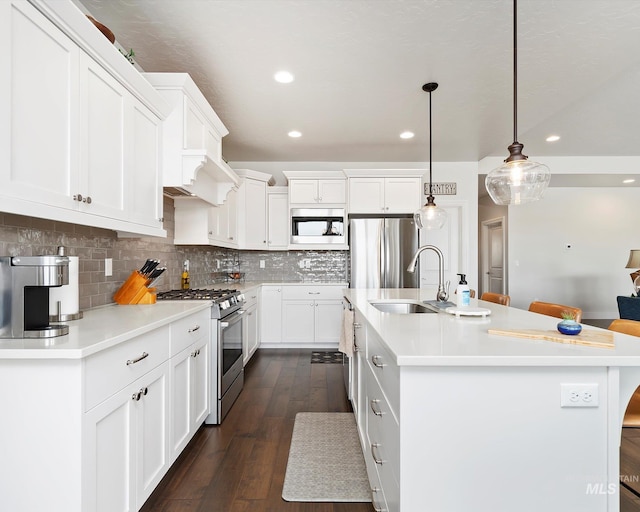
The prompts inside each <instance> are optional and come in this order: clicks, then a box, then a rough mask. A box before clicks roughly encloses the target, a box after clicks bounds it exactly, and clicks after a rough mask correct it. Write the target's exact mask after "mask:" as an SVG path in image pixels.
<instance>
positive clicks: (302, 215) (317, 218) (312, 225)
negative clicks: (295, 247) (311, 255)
mask: <svg viewBox="0 0 640 512" xmlns="http://www.w3.org/2000/svg"><path fill="white" fill-rule="evenodd" d="M346 225H347V223H346V218H345V210H344V208H292V209H291V243H292V244H345V243H346V241H347V238H346V234H345V229H346Z"/></svg>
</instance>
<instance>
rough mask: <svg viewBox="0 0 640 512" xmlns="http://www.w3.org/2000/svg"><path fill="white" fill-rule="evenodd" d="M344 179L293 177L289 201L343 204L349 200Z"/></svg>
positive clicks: (294, 202)
mask: <svg viewBox="0 0 640 512" xmlns="http://www.w3.org/2000/svg"><path fill="white" fill-rule="evenodd" d="M346 192H347V187H346V181H345V180H344V179H337V180H324V179H318V180H315V179H291V180H289V196H290V199H289V202H290V203H291V204H336V203H338V204H342V203H344V202H346V200H347V194H346Z"/></svg>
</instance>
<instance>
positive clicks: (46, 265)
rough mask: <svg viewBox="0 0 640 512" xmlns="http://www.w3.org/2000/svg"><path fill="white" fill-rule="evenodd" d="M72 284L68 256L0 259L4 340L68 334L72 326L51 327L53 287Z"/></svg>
mask: <svg viewBox="0 0 640 512" xmlns="http://www.w3.org/2000/svg"><path fill="white" fill-rule="evenodd" d="M68 283H69V258H68V257H67V256H57V255H53V256H2V257H0V294H1V295H0V297H1V303H0V338H53V337H55V336H63V335H65V334H68V333H69V326H68V325H62V324H58V325H50V324H49V288H51V287H53V286H62V285H65V284H68Z"/></svg>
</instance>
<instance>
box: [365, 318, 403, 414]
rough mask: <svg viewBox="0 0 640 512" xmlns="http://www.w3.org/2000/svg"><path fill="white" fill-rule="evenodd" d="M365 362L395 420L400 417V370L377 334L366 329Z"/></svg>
mask: <svg viewBox="0 0 640 512" xmlns="http://www.w3.org/2000/svg"><path fill="white" fill-rule="evenodd" d="M366 346H367V350H366V353H367V362H368V364H369V368H371V372H372V373H373V374H374V375H375V376H376V379H377V380H378V382H379V384H380V388H381V389H382V391H383V393H384V395H385V397H386V399H387V401H388V402H389V406H390V407H391V409H392V410H393V414H394V416H395V418H396V420H397V419H398V418H399V417H400V370H399V368H398V365H397V364H396V362H395V358H394V357H393V355H392V354H391V352H390V351H389V349H388V348H387V347H386V346H385V345H383V343H382V341H381V340H380V338H379V337H378V335H377V334H376V333H375V332H374V331H373V330H369V329H367V345H366Z"/></svg>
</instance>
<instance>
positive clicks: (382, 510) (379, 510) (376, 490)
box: [371, 487, 386, 512]
mask: <svg viewBox="0 0 640 512" xmlns="http://www.w3.org/2000/svg"><path fill="white" fill-rule="evenodd" d="M379 492H380V488H379V487H373V488H372V489H371V493H372V494H378V493H379ZM371 504H372V505H373V510H375V511H376V512H386V509H385V508H383V507H378V506H377V505H376V502H375V500H373V499H372V500H371Z"/></svg>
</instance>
